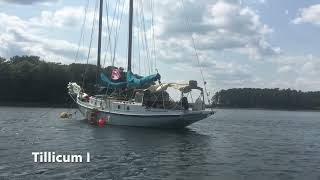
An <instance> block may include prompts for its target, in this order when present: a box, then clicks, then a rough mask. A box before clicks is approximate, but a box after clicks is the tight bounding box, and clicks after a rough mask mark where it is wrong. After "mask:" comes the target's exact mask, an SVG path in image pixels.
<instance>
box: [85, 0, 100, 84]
mask: <svg viewBox="0 0 320 180" xmlns="http://www.w3.org/2000/svg"><path fill="white" fill-rule="evenodd" d="M98 2H99V0H96V6H95V9H94V15H93V20H92V29H91V36H90V44H89V51H88V57H87V64H86V67H85V71H84V75H83V77H82V88H84V82H85V77H86V74H87V71H88V64H89V58H90V54H91V46H92V40H93V34H94V27H95V23H96V15H97V9H98V4H99V3H98Z"/></svg>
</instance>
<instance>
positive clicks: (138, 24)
mask: <svg viewBox="0 0 320 180" xmlns="http://www.w3.org/2000/svg"><path fill="white" fill-rule="evenodd" d="M137 5H138V6H139V3H138V4H137ZM136 17H137V18H136V19H137V26H138V35H137V42H138V55H139V56H138V60H139V74H141V52H140V20H139V18H138V17H139V10H138V8H137V10H136Z"/></svg>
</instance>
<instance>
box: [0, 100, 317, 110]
mask: <svg viewBox="0 0 320 180" xmlns="http://www.w3.org/2000/svg"><path fill="white" fill-rule="evenodd" d="M0 107H25V108H76V105H75V104H47V103H33V102H0ZM207 108H208V109H210V107H207ZM212 108H213V109H234V110H268V111H310V112H320V109H289V108H288V109H285V108H279V109H276V108H241V107H212Z"/></svg>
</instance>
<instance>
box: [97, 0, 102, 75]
mask: <svg viewBox="0 0 320 180" xmlns="http://www.w3.org/2000/svg"><path fill="white" fill-rule="evenodd" d="M99 9H100V10H99V35H98V57H97V80H98V79H99V77H100V71H101V64H100V59H101V37H102V12H103V0H100V8H99Z"/></svg>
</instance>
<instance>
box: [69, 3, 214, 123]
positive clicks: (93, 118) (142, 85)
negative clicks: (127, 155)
mask: <svg viewBox="0 0 320 180" xmlns="http://www.w3.org/2000/svg"><path fill="white" fill-rule="evenodd" d="M133 2H134V0H130V2H129V39H128V62H127V63H128V66H127V72H122V71H121V70H119V69H118V68H114V69H111V76H108V75H106V73H105V72H103V69H102V68H101V64H100V58H101V36H102V32H101V31H102V22H103V21H102V11H103V0H100V8H99V9H100V10H99V33H98V56H97V74H98V79H99V86H100V87H103V88H105V89H107V91H106V92H105V93H103V94H96V95H91V96H89V95H88V94H87V93H86V92H84V89H83V88H82V87H80V86H79V85H78V84H77V83H75V82H69V84H68V87H67V89H68V93H69V95H70V97H71V98H72V99H73V100H74V102H75V103H76V104H77V105H78V108H79V111H80V112H81V113H82V115H83V116H84V117H85V118H86V119H87V120H88V121H89V122H90V123H92V124H98V123H99V122H101V120H103V122H105V123H106V124H107V125H121V126H138V127H157V128H183V127H186V126H189V125H191V124H193V123H195V122H198V121H200V120H203V119H205V118H207V117H209V116H211V115H213V114H214V112H213V111H212V110H211V111H207V110H205V97H204V90H203V88H201V87H199V86H198V83H197V81H193V80H191V81H189V83H186V84H181V83H162V82H161V81H160V80H161V76H160V74H159V73H157V74H153V75H149V76H145V77H143V76H139V75H137V74H134V73H133V72H132V69H131V65H132V64H131V59H132V26H133ZM121 74H122V75H123V76H125V78H124V80H123V81H120V82H119V81H115V79H116V80H118V78H119V76H120V75H121ZM204 85H205V83H204ZM168 88H173V89H176V90H177V91H179V92H180V94H181V98H180V101H178V102H175V101H173V100H172V99H171V98H170V95H169V93H168V91H167V90H168ZM194 90H197V91H200V96H199V98H198V99H197V100H196V101H195V102H194V103H192V104H191V103H189V102H188V98H187V95H188V94H189V93H191V92H192V91H194Z"/></svg>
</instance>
